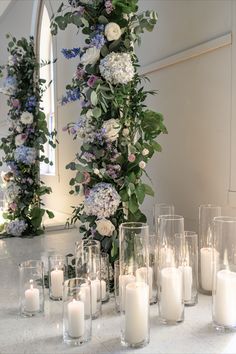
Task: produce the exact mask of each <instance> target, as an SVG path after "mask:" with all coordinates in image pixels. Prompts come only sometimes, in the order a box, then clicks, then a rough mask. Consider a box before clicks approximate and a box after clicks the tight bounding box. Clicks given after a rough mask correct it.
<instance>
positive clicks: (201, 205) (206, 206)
mask: <svg viewBox="0 0 236 354" xmlns="http://www.w3.org/2000/svg"><path fill="white" fill-rule="evenodd" d="M201 208H206V209H207V208H209V209H210V208H212V209H221V206H220V205H216V204H211V203H207V204H200V205H199V209H201Z"/></svg>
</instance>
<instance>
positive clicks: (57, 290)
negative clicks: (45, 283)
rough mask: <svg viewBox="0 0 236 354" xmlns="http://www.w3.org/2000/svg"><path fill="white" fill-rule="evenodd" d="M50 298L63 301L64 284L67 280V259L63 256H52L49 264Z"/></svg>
mask: <svg viewBox="0 0 236 354" xmlns="http://www.w3.org/2000/svg"><path fill="white" fill-rule="evenodd" d="M48 267H49V268H48V278H49V297H50V299H52V300H62V296H63V283H64V280H65V279H66V259H65V257H64V256H62V255H56V254H55V255H50V256H49V262H48Z"/></svg>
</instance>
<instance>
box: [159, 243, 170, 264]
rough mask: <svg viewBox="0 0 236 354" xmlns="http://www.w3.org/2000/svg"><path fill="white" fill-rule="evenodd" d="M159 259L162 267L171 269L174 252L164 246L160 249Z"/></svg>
mask: <svg viewBox="0 0 236 354" xmlns="http://www.w3.org/2000/svg"><path fill="white" fill-rule="evenodd" d="M159 257H160V264H161V265H162V266H166V267H171V266H173V265H174V252H173V250H172V248H170V247H167V246H166V245H165V246H163V247H161V249H160V255H159Z"/></svg>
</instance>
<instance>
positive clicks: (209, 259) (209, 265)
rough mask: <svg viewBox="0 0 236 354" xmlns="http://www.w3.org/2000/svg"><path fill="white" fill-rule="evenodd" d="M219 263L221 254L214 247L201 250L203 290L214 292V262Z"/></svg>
mask: <svg viewBox="0 0 236 354" xmlns="http://www.w3.org/2000/svg"><path fill="white" fill-rule="evenodd" d="M214 257H215V261H216V262H218V258H219V254H218V252H217V251H216V249H213V248H212V247H205V248H201V249H200V262H201V286H202V289H203V290H206V291H212V275H213V260H214Z"/></svg>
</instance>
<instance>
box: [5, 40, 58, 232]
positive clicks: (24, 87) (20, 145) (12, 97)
mask: <svg viewBox="0 0 236 354" xmlns="http://www.w3.org/2000/svg"><path fill="white" fill-rule="evenodd" d="M8 38H10V36H8ZM8 52H9V59H8V63H7V65H6V66H4V67H1V70H0V74H2V75H3V70H4V69H5V70H6V72H7V76H6V78H5V80H4V85H3V87H2V89H1V92H2V93H4V94H5V95H7V97H8V100H7V103H8V106H9V107H10V109H9V112H8V122H9V128H8V135H7V136H6V137H4V138H2V139H1V144H0V149H2V150H3V152H4V157H3V159H2V162H1V165H2V164H3V163H4V164H5V165H6V166H7V171H6V172H3V173H2V181H3V188H4V195H5V201H6V204H7V208H6V210H5V213H4V217H5V230H4V231H5V233H6V234H7V235H11V236H22V235H37V234H40V233H42V232H43V229H42V217H43V215H44V214H45V211H46V212H47V214H48V216H49V217H53V213H52V212H50V211H48V210H45V209H44V208H43V207H42V205H43V203H42V196H43V195H44V194H48V193H51V188H49V187H47V186H45V185H44V184H43V182H41V181H40V176H39V163H40V162H41V161H44V162H45V163H50V162H49V160H48V158H47V157H46V156H45V155H44V144H45V143H46V142H47V141H49V143H50V144H51V145H52V146H54V147H55V144H54V142H53V140H52V139H53V138H54V135H55V132H53V133H52V134H50V133H49V131H48V128H47V122H46V119H45V114H44V113H43V111H42V110H41V107H40V101H41V98H42V92H43V90H44V89H45V85H44V84H45V81H44V80H41V79H39V77H38V71H39V64H38V62H37V59H36V56H35V53H34V42H33V38H30V40H29V41H27V40H26V39H25V38H22V39H20V40H18V41H17V40H16V38H14V37H12V38H10V39H9V43H8Z"/></svg>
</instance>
